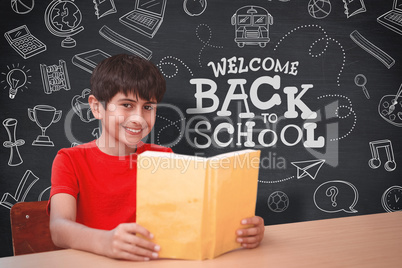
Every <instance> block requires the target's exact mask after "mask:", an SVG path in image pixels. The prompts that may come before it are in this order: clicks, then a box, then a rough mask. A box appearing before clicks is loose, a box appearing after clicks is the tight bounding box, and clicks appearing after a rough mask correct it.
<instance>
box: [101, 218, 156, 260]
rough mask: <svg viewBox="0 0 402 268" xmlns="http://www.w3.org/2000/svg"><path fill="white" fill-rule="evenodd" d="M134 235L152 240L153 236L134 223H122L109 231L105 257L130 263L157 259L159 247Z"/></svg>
mask: <svg viewBox="0 0 402 268" xmlns="http://www.w3.org/2000/svg"><path fill="white" fill-rule="evenodd" d="M136 234H141V235H142V236H143V237H145V238H148V239H153V235H152V234H151V233H150V232H149V231H148V230H147V229H145V228H144V227H142V226H140V225H138V224H136V223H122V224H120V225H118V226H117V227H116V228H115V229H113V230H111V231H109V233H108V240H109V241H108V243H107V245H108V246H107V248H106V255H107V256H109V257H112V258H115V259H125V260H132V261H149V260H151V259H157V258H158V251H159V250H160V246H158V245H156V244H155V243H153V242H151V241H148V240H146V239H144V238H141V237H140V236H137V235H136Z"/></svg>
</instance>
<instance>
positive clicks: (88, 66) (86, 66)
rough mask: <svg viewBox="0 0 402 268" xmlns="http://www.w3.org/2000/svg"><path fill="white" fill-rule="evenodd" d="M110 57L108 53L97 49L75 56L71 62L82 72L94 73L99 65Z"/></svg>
mask: <svg viewBox="0 0 402 268" xmlns="http://www.w3.org/2000/svg"><path fill="white" fill-rule="evenodd" d="M109 57H110V55H109V54H108V53H106V52H104V51H102V50H100V49H98V48H96V49H93V50H90V51H85V52H82V53H79V54H76V55H74V56H73V57H72V59H71V62H72V63H73V64H74V65H75V66H77V67H79V68H81V69H82V70H84V71H87V72H88V73H92V72H93V70H94V69H95V67H96V65H98V63H100V62H101V61H102V60H104V59H106V58H109Z"/></svg>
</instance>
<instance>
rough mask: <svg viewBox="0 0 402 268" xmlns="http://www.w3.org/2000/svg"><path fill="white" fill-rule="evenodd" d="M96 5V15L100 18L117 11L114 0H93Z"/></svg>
mask: <svg viewBox="0 0 402 268" xmlns="http://www.w3.org/2000/svg"><path fill="white" fill-rule="evenodd" d="M92 2H93V3H94V6H95V15H96V17H97V18H98V20H99V19H100V18H102V17H104V16H107V15H109V14H113V13H116V12H117V9H116V5H115V4H114V0H93V1H92Z"/></svg>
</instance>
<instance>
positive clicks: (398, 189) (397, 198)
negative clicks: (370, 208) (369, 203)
mask: <svg viewBox="0 0 402 268" xmlns="http://www.w3.org/2000/svg"><path fill="white" fill-rule="evenodd" d="M381 203H382V206H383V208H384V209H385V210H386V211H388V212H394V211H398V210H402V186H391V187H390V188H388V189H387V190H386V191H385V192H384V194H383V195H382V199H381Z"/></svg>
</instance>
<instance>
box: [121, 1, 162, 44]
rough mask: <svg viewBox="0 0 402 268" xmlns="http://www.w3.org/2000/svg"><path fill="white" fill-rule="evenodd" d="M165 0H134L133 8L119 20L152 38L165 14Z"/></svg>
mask: <svg viewBox="0 0 402 268" xmlns="http://www.w3.org/2000/svg"><path fill="white" fill-rule="evenodd" d="M166 2H167V0H135V4H134V10H132V11H130V12H128V13H127V14H125V15H124V16H122V17H120V18H119V21H120V22H121V23H122V24H124V25H126V26H127V27H129V28H130V29H133V30H134V31H137V32H138V33H140V34H142V35H144V36H146V37H149V38H153V37H154V35H155V34H156V32H157V31H158V30H159V27H160V26H161V24H162V22H163V18H164V16H165V8H166Z"/></svg>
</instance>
